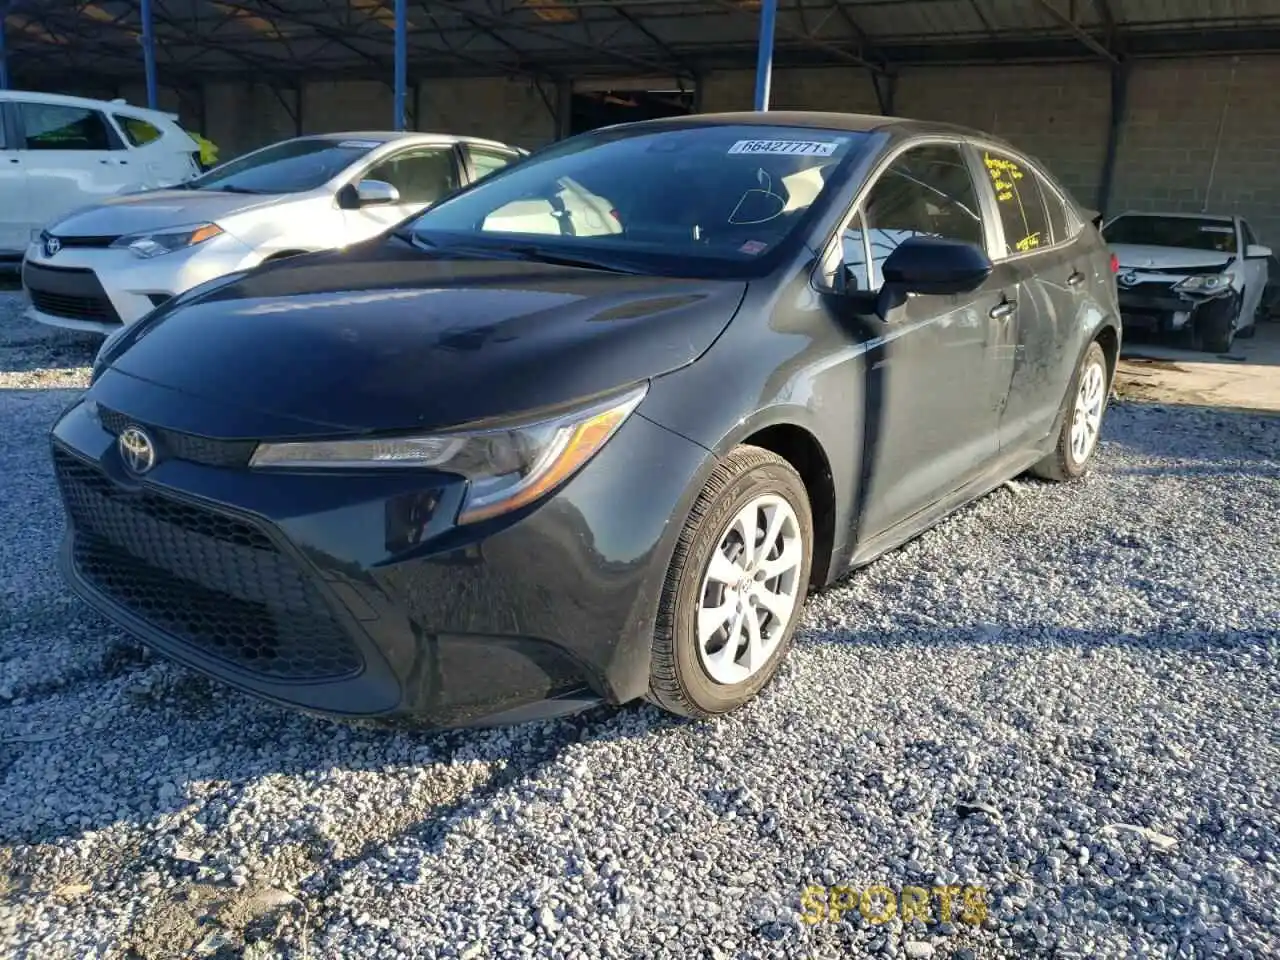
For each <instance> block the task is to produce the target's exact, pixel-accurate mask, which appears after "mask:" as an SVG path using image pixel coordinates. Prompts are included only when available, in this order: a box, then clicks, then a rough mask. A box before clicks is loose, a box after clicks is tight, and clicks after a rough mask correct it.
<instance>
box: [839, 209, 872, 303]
mask: <svg viewBox="0 0 1280 960" xmlns="http://www.w3.org/2000/svg"><path fill="white" fill-rule="evenodd" d="M840 246H841V258H840V259H841V261H842V262H843V264H844V274H845V282H846V284H847V287H846V289H848V290H850V291H856V290H870V289H871V275H870V273H869V272H868V271H867V234H866V231H865V230H864V229H863V228H862V214H861V213H858V212H856V211H855V212H854V214H853V219H852V220H850V221H849V225H848V226H847V227H845V228H844V233H843V234H842V235H841V237H840Z"/></svg>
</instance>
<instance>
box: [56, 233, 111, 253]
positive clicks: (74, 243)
mask: <svg viewBox="0 0 1280 960" xmlns="http://www.w3.org/2000/svg"><path fill="white" fill-rule="evenodd" d="M51 237H56V238H57V240H58V243H60V244H61V245H62V249H63V250H70V249H73V248H75V247H79V248H82V249H87V250H105V249H106V248H107V247H109V246H111V244H113V243H115V242H116V241H117V240H119V239H120V237H119V236H112V237H64V236H59V235H56V234H46V235H45V236H44V237H41V238H40V239H41V241H42V242H43V241H44V240H45V239H46V238H51Z"/></svg>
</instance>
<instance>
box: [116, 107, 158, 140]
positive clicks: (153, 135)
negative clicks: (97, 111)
mask: <svg viewBox="0 0 1280 960" xmlns="http://www.w3.org/2000/svg"><path fill="white" fill-rule="evenodd" d="M115 119H116V124H117V125H118V126H119V127H120V129H121V130H122V131H124V138H125V139H126V140H128V141H129V143H130V145H132V146H135V147H145V146H146V145H147V144H148V143H152V142H154V141H156V140H159V139H160V138H161V137H162V136H164V131H162V130H161V129H160V128H159V127H157V126H155V125H154V124H151V123H148V122H147V121H146V120H143V119H141V118H139V117H124V116H121V115H120V114H118V113H117V114H115Z"/></svg>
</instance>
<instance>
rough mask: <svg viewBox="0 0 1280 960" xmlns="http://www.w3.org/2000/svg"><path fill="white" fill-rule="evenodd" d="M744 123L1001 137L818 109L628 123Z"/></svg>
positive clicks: (929, 122)
mask: <svg viewBox="0 0 1280 960" xmlns="http://www.w3.org/2000/svg"><path fill="white" fill-rule="evenodd" d="M726 123H734V124H742V125H744V126H773V127H809V128H813V129H819V130H839V131H842V132H848V133H871V132H874V131H885V132H892V133H895V134H898V135H904V136H905V135H915V134H930V133H948V134H956V135H960V136H965V137H978V138H981V139H985V140H999V139H1000V138H999V137H996V136H994V135H993V134H989V133H986V132H985V131H982V130H975V129H972V128H970V127H964V126H960V125H959V124H954V123H943V122H941V121H935V120H917V119H913V118H911V117H886V116H881V115H880V114H876V113H829V112H823V111H819V110H741V111H729V112H722V113H693V114H689V115H687V116H683V117H668V118H664V119H660V120H641V121H638V122H636V123H632V124H626V126H634V127H642V126H663V125H671V126H684V125H688V126H713V125H717V124H726Z"/></svg>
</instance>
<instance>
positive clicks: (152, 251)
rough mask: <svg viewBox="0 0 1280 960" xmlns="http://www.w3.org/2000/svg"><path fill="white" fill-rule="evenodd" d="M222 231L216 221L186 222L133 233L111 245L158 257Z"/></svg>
mask: <svg viewBox="0 0 1280 960" xmlns="http://www.w3.org/2000/svg"><path fill="white" fill-rule="evenodd" d="M220 233H222V228H221V227H220V226H218V225H217V224H216V223H196V224H186V225H185V226H181V227H166V228H165V229H163V230H151V231H148V232H146V233H133V234H130V235H129V236H127V237H121V238H120V239H119V240H116V241H115V242H114V243H112V244H111V246H113V247H115V248H117V249H118V248H120V247H124V248H126V249H128V250H129V251H130V252H131V253H132V254H133V255H134V256H136V257H142V258H143V259H144V260H146V259H149V258H151V257H158V256H160V255H161V254H165V253H173V252H174V251H175V250H183V249H186V248H187V247H194V246H195V245H196V244H198V243H204V242H205V241H206V240H212V239H213V238H214V237H216V236H218V235H219V234H220Z"/></svg>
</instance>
